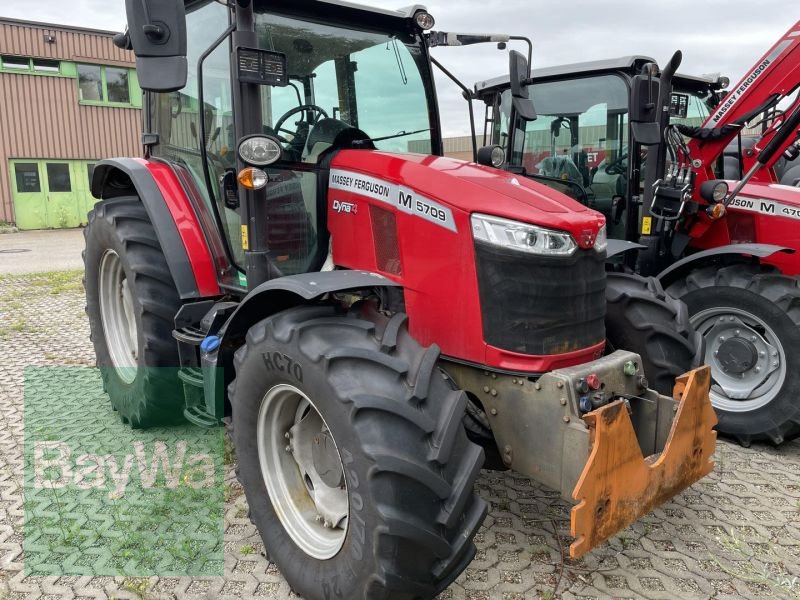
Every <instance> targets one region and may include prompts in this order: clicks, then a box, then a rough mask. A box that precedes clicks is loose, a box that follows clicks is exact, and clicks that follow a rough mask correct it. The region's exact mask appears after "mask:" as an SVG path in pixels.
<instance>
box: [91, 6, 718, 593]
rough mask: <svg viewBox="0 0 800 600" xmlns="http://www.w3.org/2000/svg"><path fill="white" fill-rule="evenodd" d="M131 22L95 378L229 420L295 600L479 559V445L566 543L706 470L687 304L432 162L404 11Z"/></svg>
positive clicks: (502, 191)
mask: <svg viewBox="0 0 800 600" xmlns="http://www.w3.org/2000/svg"><path fill="white" fill-rule="evenodd" d="M127 16H128V25H129V29H128V31H127V32H126V33H125V34H120V35H119V36H118V37H117V38H116V43H117V44H118V45H119V46H121V47H123V48H131V49H133V51H134V53H135V54H136V61H137V70H138V75H139V81H140V84H141V87H142V88H143V89H144V90H146V97H145V102H144V106H145V114H144V134H143V143H144V146H145V156H144V158H141V159H133V158H116V159H109V160H104V161H101V162H99V163H98V165H97V167H96V169H95V172H94V177H93V180H92V192H93V193H94V195H95V196H96V197H97V198H99V199H100V201H99V202H98V203H97V205H96V207H95V209H94V210H93V211H92V213H91V215H90V222H89V225H88V227H87V228H86V230H85V235H86V251H85V265H86V296H87V309H88V315H89V320H90V324H91V331H92V339H93V341H94V346H95V351H96V354H97V362H98V365H99V367H100V369H101V372H102V375H103V380H104V383H105V386H106V389H107V391H108V394H109V396H110V398H111V402H112V405H113V407H114V408H115V409H116V410H117V411H118V412H119V414H120V416H121V417H122V419H123V421H125V422H128V423H130V424H131V425H132V426H134V427H146V426H153V425H164V424H168V423H174V422H179V421H182V420H183V419H188V420H189V421H191V422H193V423H196V424H198V425H202V426H216V425H218V424H219V423H220V422H221V421H222V420H223V419H224V418H225V417H230V418H231V421H232V425H233V437H234V442H235V448H236V454H237V460H238V467H239V476H240V479H241V482H242V484H243V487H244V490H245V493H246V496H247V501H248V504H249V507H250V511H251V517H252V519H253V521H254V522H255V524H256V526H257V527H258V530H259V532H260V534H261V537H262V539H263V540H264V545H265V548H266V550H267V552H268V553H269V556H270V558H271V559H272V560H273V561H274V562H275V563H276V564H277V566H278V567H279V568H280V570H281V572H282V573H283V575H284V576H285V577H286V579H287V580H288V582H289V584H290V585H291V587H292V589H294V590H295V591H297V592H298V593H299V594H301V595H303V596H304V597H307V598H331V597H339V598H357V597H358V598H363V597H368V598H385V597H392V598H395V597H397V598H400V597H402V598H410V597H421V598H427V597H432V596H434V595H435V594H436V593H438V592H440V591H441V590H443V589H444V588H445V587H446V586H447V585H448V584H449V583H450V582H452V581H453V579H454V578H455V577H456V576H457V575H458V574H459V573H460V572H461V571H462V570H463V569H464V567H465V566H466V565H467V564H469V562H470V560H471V559H472V557H473V555H474V552H475V548H474V545H473V543H472V537H473V535H474V534H475V532H476V531H477V529H478V527H479V526H480V524H481V522H482V520H483V518H484V515H485V513H486V502H485V501H484V500H482V499H481V498H479V497H478V496H476V495H475V494H474V492H473V483H474V481H475V479H476V477H477V476H478V473H479V471H480V468H481V466H482V465H483V462H484V450H485V452H486V454H487V455H488V456H489V458H490V459H492V462H494V463H495V464H496V465H497V466H499V467H502V468H512V469H515V470H517V471H519V472H520V473H523V474H525V475H528V476H530V477H532V478H534V479H536V480H537V481H540V482H542V483H545V484H546V485H549V486H551V487H553V488H555V489H556V490H559V491H560V493H561V494H562V496H563V497H565V498H567V499H569V500H574V501H575V502H576V503H577V505H576V506H575V507H574V508H573V512H572V534H573V536H574V537H575V543H574V544H573V545H572V547H571V553H572V555H573V556H580V555H582V554H584V553H585V552H588V551H589V550H590V549H591V548H592V547H593V546H595V545H597V544H599V543H601V542H602V541H603V540H605V539H607V538H608V537H609V536H612V535H614V534H615V532H617V531H619V530H620V529H621V528H623V527H625V526H627V525H628V524H630V523H631V522H633V521H634V520H635V519H637V518H638V517H639V516H640V515H642V514H644V513H646V512H647V511H649V510H651V509H652V508H653V507H655V506H657V505H659V504H660V503H662V502H664V501H666V500H668V499H669V498H670V497H672V496H673V495H674V494H676V493H678V492H679V491H680V490H682V489H684V488H685V487H687V486H688V485H690V484H692V483H693V482H694V481H696V480H698V479H699V478H701V477H703V476H704V475H706V474H707V473H708V472H709V471H710V470H711V468H712V465H713V463H712V460H711V457H712V454H713V452H714V445H715V434H714V432H713V426H714V423H715V417H714V414H713V410H712V409H711V405H710V402H709V400H708V385H709V381H710V377H709V371H708V369H707V368H699V369H695V370H692V371H690V369H691V368H692V367H693V366H694V364H695V363H696V362H697V361H698V358H700V356H699V355H698V353H699V350H700V348H701V344H700V342H699V336H697V335H696V334H695V333H694V332H693V330H692V329H691V327H690V326H689V325H688V318H687V312H686V308H685V306H683V305H682V304H681V303H680V302H679V301H676V300H674V299H672V298H670V297H668V296H666V295H665V294H664V293H663V290H662V289H661V287H660V286H659V285H658V283H657V282H655V280H648V279H643V278H640V277H638V276H634V275H620V274H614V273H612V274H610V275H607V273H606V268H605V266H604V264H605V260H606V255H607V241H606V237H605V218H604V217H603V216H602V215H601V214H599V213H597V212H595V211H593V210H590V209H588V208H587V207H586V206H582V205H581V204H579V203H577V202H575V201H574V200H572V199H570V198H568V197H567V196H564V195H562V194H560V193H557V192H555V191H553V190H551V189H549V188H548V187H546V186H543V185H540V184H537V183H535V182H531V181H528V180H527V179H525V178H521V177H515V176H510V175H509V174H508V173H507V172H505V171H502V170H497V169H493V168H489V167H485V166H481V165H477V164H471V163H466V162H461V161H456V160H449V159H446V158H443V157H442V156H441V154H442V139H441V130H440V125H439V117H438V108H437V103H436V94H435V91H434V87H433V77H432V71H431V64H432V62H431V58H430V55H429V53H428V49H429V48H428V42H427V40H428V38H427V37H426V35H425V31H426V30H428V29H430V28H431V27H432V26H433V18H432V17H431V16H430V14H428V13H427V12H426V11H425V10H424V9H423V8H421V7H419V6H416V7H412V8H411V9H408V10H406V11H400V12H396V11H389V10H381V9H376V8H367V7H360V6H357V5H353V4H349V3H345V2H338V1H337V2H322V1H310V0H291V1H290V0H270V1H269V2H267V1H266V0H237V1H236V2H235V3H230V4H226V3H219V2H214V1H210V0H209V1H200V2H187V3H186V4H185V5H184V3H183V2H181V1H166V0H160V1H155V0H128V2H127ZM490 37H491V36H490ZM493 39H494V38H493ZM513 58H514V60H513V61H512V65H513V66H514V69H513V73H512V77H514V78H515V79H522V78H524V77H526V76H527V65H526V63H525V61H524V59H521V56H519V55H513ZM520 59H521V60H520ZM528 108H529V109H530V108H532V107H530V106H529V107H528ZM410 141H414V142H415V144H422V145H423V146H425V147H427V149H428V153H427V154H410V153H408V152H407V147H408V144H409V142H410ZM607 305H608V310H607ZM607 324H608V325H607ZM607 329H608V335H607ZM615 331H616V332H617V333H614V332H615ZM634 332H636V333H634ZM615 335H616V336H617V337H615ZM607 338H608V339H607ZM626 341H627V342H630V343H625V342H626ZM607 344H608V345H610V346H612V347H613V348H611V350H613V351H610V352H608V351H607ZM631 350H633V352H631ZM645 367H646V368H648V369H650V368H651V367H652V369H651V370H650V371H648V372H646V371H645ZM684 371H688V372H686V373H683V372H684ZM682 373H683V374H682ZM676 375H677V376H678V379H677V382H675V381H674V379H675V377H676ZM647 377H651V378H652V380H653V381H654V384H655V386H656V390H658V391H666V392H670V393H674V396H675V397H674V398H672V397H669V396H666V395H661V394H659V393H658V391H656V390H654V389H650V386H649V384H648V379H647ZM673 384H674V386H675V387H674V392H673V390H672V388H673Z"/></svg>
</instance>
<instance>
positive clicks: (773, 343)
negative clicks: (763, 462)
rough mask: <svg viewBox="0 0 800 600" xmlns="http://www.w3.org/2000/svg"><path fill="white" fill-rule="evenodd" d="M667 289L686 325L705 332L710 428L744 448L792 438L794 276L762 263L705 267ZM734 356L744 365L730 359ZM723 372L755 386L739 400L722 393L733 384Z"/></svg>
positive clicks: (799, 354)
mask: <svg viewBox="0 0 800 600" xmlns="http://www.w3.org/2000/svg"><path fill="white" fill-rule="evenodd" d="M669 290H670V291H672V292H674V293H675V294H676V295H679V296H680V297H681V298H682V299H683V300H684V301H685V302H686V304H687V306H688V307H689V315H690V318H691V320H692V323H693V324H695V326H696V327H697V328H698V329H699V330H700V332H701V334H703V335H705V336H706V345H707V349H706V362H707V363H708V364H709V365H710V366H711V377H712V385H711V403H712V405H713V406H714V408H715V410H716V412H717V417H718V419H719V424H718V425H717V431H719V432H720V433H721V434H724V435H727V436H730V437H733V438H735V439H736V440H737V441H739V443H740V444H742V445H744V446H749V445H750V444H751V443H752V442H754V441H760V440H767V441H771V442H772V443H773V444H775V445H779V444H782V443H784V442H786V441H789V440H791V439H794V438H796V437H798V436H800V370H798V369H797V365H800V280H798V278H796V277H789V276H787V275H783V274H782V273H781V272H780V271H778V270H777V269H775V268H774V267H771V266H766V265H757V264H744V263H742V264H734V265H729V266H723V267H720V266H718V265H712V266H706V267H702V268H699V269H696V270H694V271H692V272H691V273H689V275H688V276H687V277H686V278H685V279H682V280H680V281H678V282H676V283H674V284H672V285H671V286H670V287H669ZM726 319H727V320H728V321H727V323H728V324H727V325H726ZM726 327H727V329H726ZM726 339H727V340H728V342H727V344H728V346H723V345H722V344H724V343H725V340H726ZM732 342H734V343H735V344H736V346H735V347H734V346H732V345H731V343H732ZM762 342H766V343H768V344H769V345H768V346H763V345H762ZM731 349H733V350H735V351H734V352H732V351H731ZM773 354H774V356H773ZM741 357H744V358H745V359H746V360H745V362H744V363H738V362H733V363H732V362H730V361H731V360H735V361H738V359H739V358H741ZM748 357H751V358H748ZM764 361H766V362H764ZM751 363H753V364H751ZM776 363H777V364H776ZM723 369H728V371H727V372H726V371H724V370H723ZM757 370H758V371H757ZM740 371H741V372H740ZM731 373H733V374H734V375H736V376H737V377H739V378H741V381H742V382H746V381H747V380H748V379H751V378H752V383H754V384H755V383H758V387H756V388H755V389H754V390H753V391H752V392H750V395H749V396H747V398H744V399H735V398H732V397H730V396H729V395H728V393H729V392H726V391H725V390H723V388H722V386H721V385H720V381H728V382H730V383H729V384H728V385H731V384H732V385H733V386H737V385H739V382H737V381H736V380H732V379H731V375H730V374H731ZM766 373H769V377H766V378H765V377H764V375H763V374H766ZM723 378H727V379H723ZM759 382H760V383H759ZM729 390H732V388H729ZM734 391H735V390H734ZM730 393H733V391H730Z"/></svg>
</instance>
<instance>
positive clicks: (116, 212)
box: [83, 196, 184, 428]
mask: <svg viewBox="0 0 800 600" xmlns="http://www.w3.org/2000/svg"><path fill="white" fill-rule="evenodd" d="M83 234H84V238H85V240H86V248H85V250H84V252H83V262H84V269H85V272H84V287H85V290H86V314H87V316H88V318H89V326H90V331H91V333H90V338H91V340H92V342H93V344H94V350H95V355H96V356H97V366H98V367H99V368H100V374H101V376H102V378H103V386H104V388H105V390H106V392H107V393H108V395H109V397H110V399H111V405H112V406H113V408H114V409H115V410H116V411H118V413H119V415H120V418H121V419H122V421H123V422H124V423H127V424H130V425H131V426H132V427H136V428H138V427H155V426H163V425H174V424H176V423H180V422H182V421H183V406H184V400H183V386H182V384H181V382H180V380H179V379H178V377H177V371H178V366H179V359H178V347H177V344H176V342H175V340H174V339H173V337H172V330H173V329H174V321H173V320H174V318H175V315H176V314H177V312H178V309H179V308H180V298H179V296H178V292H177V290H176V288H175V283H174V281H173V280H172V275H171V274H170V271H169V267H168V266H167V262H166V259H165V258H164V252H163V251H162V249H161V245H160V244H159V242H158V238H157V237H156V233H155V229H154V228H153V224H152V223H151V222H150V218H149V216H148V215H147V211H146V210H145V208H144V206H143V205H142V203H141V201H140V200H139V198H137V197H135V196H126V197H119V198H113V199H110V200H102V201H100V202H98V203H97V204H96V205H95V207H94V209H93V210H92V211H91V212H90V213H89V224H88V225H87V226H86V228H85V229H84V231H83Z"/></svg>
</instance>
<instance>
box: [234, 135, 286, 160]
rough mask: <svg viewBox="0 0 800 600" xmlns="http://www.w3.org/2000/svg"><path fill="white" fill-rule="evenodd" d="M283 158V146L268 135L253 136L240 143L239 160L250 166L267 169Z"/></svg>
mask: <svg viewBox="0 0 800 600" xmlns="http://www.w3.org/2000/svg"><path fill="white" fill-rule="evenodd" d="M280 157H281V145H280V142H278V140H276V139H275V138H272V137H269V136H266V135H251V136H248V137H246V138H243V139H242V141H241V142H239V158H241V159H242V161H243V162H245V163H247V164H248V165H255V166H257V167H266V166H267V165H271V164H272V163H274V162H275V161H277V160H278V159H279V158H280Z"/></svg>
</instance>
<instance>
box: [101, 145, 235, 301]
mask: <svg viewBox="0 0 800 600" xmlns="http://www.w3.org/2000/svg"><path fill="white" fill-rule="evenodd" d="M91 187H92V195H93V196H94V197H95V198H115V197H118V196H128V195H133V194H135V195H136V196H138V197H139V199H140V200H141V201H142V204H144V207H145V210H146V211H147V214H148V216H149V217H150V222H151V223H152V224H153V228H154V229H155V231H156V237H157V238H158V242H159V244H161V248H162V250H163V251H164V257H165V258H166V260H167V265H168V266H169V271H170V274H171V275H172V279H173V281H174V282H175V286H176V288H177V290H178V295H179V296H180V297H181V299H182V300H187V299H193V298H205V297H209V296H218V295H220V289H219V285H218V284H217V278H216V271H215V269H214V262H213V260H212V257H211V252H210V251H209V248H208V244H207V243H206V240H205V238H204V237H203V231H202V228H201V227H200V223H199V221H198V219H197V215H196V214H195V212H194V210H193V209H192V207H191V204H190V202H189V200H188V198H187V197H186V193H185V192H184V190H183V188H182V187H181V184H180V182H179V181H178V179H177V177H176V176H175V174H174V173H173V172H172V170H171V169H170V168H169V167H168V166H167V165H165V164H162V163H155V162H150V161H145V160H143V159H134V158H111V159H107V160H101V161H100V162H98V163H97V166H96V167H95V169H94V174H93V176H92V186H91Z"/></svg>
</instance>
